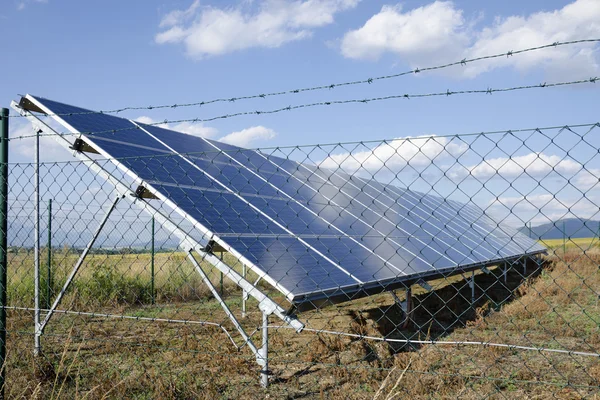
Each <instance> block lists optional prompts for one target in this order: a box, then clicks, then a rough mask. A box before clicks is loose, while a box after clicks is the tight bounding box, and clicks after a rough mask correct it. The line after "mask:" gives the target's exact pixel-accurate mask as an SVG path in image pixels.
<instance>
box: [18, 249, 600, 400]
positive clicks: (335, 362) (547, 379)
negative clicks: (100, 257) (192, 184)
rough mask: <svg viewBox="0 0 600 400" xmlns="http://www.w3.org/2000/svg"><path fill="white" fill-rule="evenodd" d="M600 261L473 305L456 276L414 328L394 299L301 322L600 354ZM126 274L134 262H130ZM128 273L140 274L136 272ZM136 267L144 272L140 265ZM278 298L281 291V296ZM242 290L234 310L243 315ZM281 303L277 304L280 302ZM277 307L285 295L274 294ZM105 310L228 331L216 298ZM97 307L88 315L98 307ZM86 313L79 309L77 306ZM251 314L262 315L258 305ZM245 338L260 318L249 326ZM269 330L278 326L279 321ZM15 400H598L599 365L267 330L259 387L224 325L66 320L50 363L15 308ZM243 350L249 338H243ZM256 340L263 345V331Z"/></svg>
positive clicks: (551, 264)
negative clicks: (268, 381) (265, 374)
mask: <svg viewBox="0 0 600 400" xmlns="http://www.w3.org/2000/svg"><path fill="white" fill-rule="evenodd" d="M599 264H600V252H598V251H596V250H590V251H588V252H586V254H582V253H581V252H580V251H579V252H578V251H576V250H569V251H568V252H567V253H566V254H565V255H564V258H563V257H562V255H560V256H559V255H553V256H551V257H549V258H548V259H547V264H546V266H545V268H544V270H543V271H542V272H540V271H538V272H535V273H533V272H534V270H533V268H532V267H528V272H529V273H530V275H528V276H526V277H523V276H522V275H521V274H522V271H519V270H513V271H511V273H510V274H509V277H508V283H507V284H506V285H505V284H504V283H503V280H502V279H501V278H499V271H498V270H494V271H493V275H486V274H478V275H477V276H476V283H477V287H478V288H477V293H476V294H477V296H478V297H479V298H480V299H479V301H478V302H477V304H476V307H475V308H471V307H470V306H469V299H470V289H469V288H468V286H467V285H466V284H465V281H464V280H463V279H462V278H461V277H453V278H451V279H441V280H438V281H436V282H433V284H434V286H435V288H436V290H435V292H432V293H427V292H425V291H423V290H418V291H416V295H415V297H416V299H415V300H416V307H417V308H416V310H415V316H414V323H413V325H412V326H411V327H409V328H408V329H406V330H401V329H399V328H398V327H397V325H398V323H399V322H400V320H401V316H400V314H399V312H398V308H397V306H396V305H394V302H393V299H392V298H391V296H389V295H387V294H382V295H377V296H372V297H368V298H364V299H360V300H357V301H354V302H350V303H345V304H340V305H338V306H335V307H329V308H325V309H323V310H316V311H311V312H305V313H303V314H301V315H300V318H301V319H302V320H303V321H305V322H306V323H307V326H308V327H310V328H315V329H330V330H337V331H342V332H348V333H357V334H361V335H372V336H378V337H381V336H386V337H388V338H396V339H401V338H408V339H413V340H414V339H438V340H457V341H467V340H470V341H489V342H497V343H509V344H519V345H527V346H540V347H548V348H563V349H571V350H583V351H588V352H598V351H600V337H599V334H600V329H599V325H600V309H599V307H598V291H599V288H600V275H599V272H598V265H599ZM128 265H135V263H134V262H132V263H130V264H128ZM127 268H128V269H131V270H133V269H134V267H127ZM135 268H138V267H135ZM273 294H274V293H273ZM239 295H240V293H239V292H238V291H235V290H233V289H231V291H229V294H228V296H227V297H226V300H227V302H228V304H229V305H230V307H231V308H232V309H233V310H234V312H235V313H236V314H238V315H239V303H240V299H239ZM274 295H275V294H274ZM275 297H277V296H275ZM86 304H88V307H90V308H91V309H93V310H96V311H100V310H102V311H104V312H108V311H110V312H114V313H123V314H126V315H140V316H157V317H170V318H179V319H190V320H211V321H216V322H220V323H222V324H223V326H225V327H227V328H228V329H229V330H230V331H232V332H233V329H232V327H231V324H230V323H229V322H228V320H227V319H226V317H225V316H224V314H223V312H222V311H221V309H220V307H219V305H218V304H217V303H216V302H215V301H214V300H212V299H210V298H209V297H202V298H198V299H197V300H195V301H190V300H189V299H188V300H186V301H174V300H173V299H168V303H160V304H157V305H156V306H155V307H151V306H149V305H147V304H146V305H138V304H128V303H120V304H114V303H108V304H99V303H86ZM90 304H93V306H92V305H90ZM71 305H72V306H73V307H75V309H77V306H78V305H77V303H73V304H71ZM249 309H250V310H255V309H256V304H255V303H254V302H251V303H250V306H249ZM242 323H243V325H244V327H245V328H246V330H247V332H249V333H250V332H253V331H254V330H255V328H256V327H257V326H259V325H260V314H259V313H257V312H252V313H250V314H249V315H248V317H247V318H246V319H244V320H242ZM272 323H274V324H278V322H276V321H275V319H274V318H273V319H272ZM8 331H9V337H8V341H9V342H8V350H9V353H8V366H7V374H8V387H7V393H8V395H9V398H19V399H30V398H39V399H42V398H52V393H53V391H54V396H56V394H57V393H58V392H59V391H60V396H61V397H63V398H79V399H83V398H86V399H102V398H115V399H116V398H136V399H150V398H165V399H188V398H189V399H192V398H210V399H213V398H266V397H269V398H316V399H321V398H334V399H338V398H339V399H347V398H349V399H370V398H373V397H374V396H375V395H376V394H377V399H378V400H379V399H390V398H411V399H426V398H436V399H454V398H465V399H479V398H502V399H504V398H510V399H513V398H523V399H525V398H532V399H535V398H539V399H543V398H560V399H575V398H582V397H589V398H594V396H597V395H598V394H599V393H600V390H599V386H598V385H599V384H600V364H599V362H598V358H593V357H582V356H572V355H567V354H551V353H543V352H536V351H524V350H512V349H506V348H494V347H483V346H458V347H457V346H450V345H425V346H422V347H419V346H416V345H410V346H407V345H403V344H391V343H389V344H388V343H383V342H377V341H371V340H359V339H357V338H353V337H348V336H338V335H328V334H319V335H316V334H314V333H311V332H304V333H301V334H296V333H295V332H293V331H292V330H289V329H272V330H271V335H270V336H271V340H270V346H271V347H270V368H271V369H272V371H273V374H274V375H273V377H272V381H273V383H272V385H271V386H270V387H269V389H267V390H264V389H262V388H261V387H260V386H259V384H258V382H259V380H258V376H259V374H258V371H259V368H258V366H257V364H256V363H255V360H254V358H253V356H252V355H251V353H250V352H249V350H248V348H247V347H244V348H242V349H241V350H240V351H237V350H236V349H235V347H233V346H232V345H231V344H230V343H229V342H228V339H227V337H226V336H225V335H224V334H223V333H222V331H221V330H220V329H218V328H215V327H210V326H200V325H191V324H187V325H182V324H174V323H159V322H136V321H131V320H118V319H108V318H101V317H84V316H72V315H61V316H59V315H57V316H56V318H55V319H54V320H53V321H52V322H51V325H49V327H48V332H47V333H46V335H45V336H44V337H43V346H44V349H45V351H44V356H43V357H42V358H40V359H35V358H34V357H33V355H32V352H31V345H32V341H33V337H32V335H31V333H32V328H31V315H30V314H29V313H25V312H17V311H11V312H10V316H9V326H8ZM234 338H235V339H236V340H237V342H238V343H240V337H239V336H234ZM253 338H254V339H255V340H257V341H258V342H259V341H260V334H254V336H253Z"/></svg>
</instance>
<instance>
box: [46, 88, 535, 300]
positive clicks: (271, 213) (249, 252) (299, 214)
mask: <svg viewBox="0 0 600 400" xmlns="http://www.w3.org/2000/svg"><path fill="white" fill-rule="evenodd" d="M34 99H35V101H37V102H38V103H39V104H41V105H43V106H44V107H46V108H47V109H48V110H49V112H51V113H55V114H60V116H59V117H58V119H59V121H60V122H62V123H63V124H67V126H69V127H70V129H72V130H75V131H76V132H79V133H82V134H83V135H84V136H86V137H87V139H88V141H89V142H90V144H91V145H93V146H96V147H97V148H99V149H100V150H102V151H103V152H104V153H106V154H108V155H109V156H110V157H112V158H114V159H115V160H116V161H117V162H118V163H120V164H121V165H123V166H124V167H126V168H127V169H128V170H130V171H131V172H132V173H134V174H135V175H136V176H138V177H139V178H140V179H142V180H144V181H145V182H147V183H148V184H150V185H151V186H152V188H154V189H155V190H156V191H158V193H157V194H161V195H163V196H164V197H166V198H168V199H169V200H170V201H172V202H173V203H174V204H175V205H176V206H177V207H179V208H180V209H181V210H182V211H183V212H185V213H186V215H188V216H189V217H191V218H193V219H194V222H197V223H199V224H201V225H202V226H204V227H205V228H206V229H207V230H209V231H210V232H212V233H214V235H215V236H216V237H217V238H218V240H219V241H220V242H221V243H222V244H225V245H227V246H230V247H231V248H232V249H233V250H235V251H236V252H237V253H239V255H241V256H243V257H245V258H246V259H247V260H248V261H250V262H251V263H252V264H253V268H257V269H258V270H260V271H261V272H264V273H265V274H266V275H267V277H268V278H269V280H270V281H271V282H276V283H277V284H278V285H279V286H280V287H281V288H283V289H285V291H287V292H288V293H289V294H288V299H289V300H290V301H292V302H294V303H302V302H308V301H313V300H315V299H320V298H324V297H327V296H342V298H350V297H352V296H354V295H356V294H357V293H360V292H366V291H368V290H371V289H377V288H379V289H385V288H386V287H389V288H391V287H396V286H393V285H397V284H399V283H401V282H414V281H415V280H416V279H418V278H419V277H437V276H440V275H443V274H448V273H452V272H460V271H465V270H468V269H472V268H477V267H480V266H482V265H489V264H491V263H494V262H498V261H502V260H507V259H515V258H518V257H519V256H522V255H525V254H536V253H540V252H543V251H545V248H543V247H542V246H540V245H539V244H537V242H536V241H534V240H532V239H529V238H528V237H526V236H525V235H522V234H520V233H518V232H517V231H516V230H514V229H510V228H505V227H500V226H499V225H498V224H496V223H495V222H494V221H492V220H491V219H490V218H489V217H487V216H486V215H485V214H484V213H483V211H482V210H480V209H479V208H477V207H476V206H475V205H472V204H461V203H458V202H456V201H451V200H445V199H442V198H440V197H438V196H432V195H428V194H423V193H418V192H414V191H411V190H407V189H402V188H398V187H395V186H392V185H384V184H381V183H379V182H377V181H375V180H369V179H364V178H360V177H357V176H350V175H347V174H345V173H343V172H341V171H333V170H326V169H322V168H318V167H316V166H314V165H308V164H300V163H297V162H294V161H291V160H287V159H283V158H279V157H274V156H270V155H266V154H262V153H260V152H257V151H253V150H247V149H242V148H239V147H235V146H231V145H227V144H224V143H220V142H216V141H212V140H208V139H203V138H199V137H195V136H191V135H186V134H183V133H178V132H174V131H170V130H167V129H163V128H160V127H156V126H150V125H144V124H141V123H134V122H131V121H129V120H126V119H123V118H118V117H115V116H112V115H106V114H99V113H93V112H91V111H89V110H86V109H82V108H78V107H73V106H69V105H66V104H62V103H57V102H54V101H51V100H46V99H41V98H34ZM390 285H392V286H390Z"/></svg>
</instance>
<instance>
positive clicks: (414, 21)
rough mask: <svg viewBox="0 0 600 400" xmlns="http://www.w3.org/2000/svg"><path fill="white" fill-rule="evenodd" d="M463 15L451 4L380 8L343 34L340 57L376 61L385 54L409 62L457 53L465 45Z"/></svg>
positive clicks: (466, 42) (465, 32) (465, 33)
mask: <svg viewBox="0 0 600 400" xmlns="http://www.w3.org/2000/svg"><path fill="white" fill-rule="evenodd" d="M468 41H469V35H468V34H467V30H466V26H465V20H464V17H463V12H462V11H461V10H459V9H456V8H455V7H454V4H453V3H452V2H448V1H436V2H434V3H431V4H429V5H426V6H423V7H419V8H415V9H413V10H409V11H406V12H403V10H402V6H401V5H397V6H383V8H382V9H381V11H380V12H379V13H378V14H375V15H374V16H373V17H371V18H370V19H369V20H368V21H367V22H366V23H365V24H364V25H363V26H362V27H361V28H359V29H357V30H354V31H350V32H348V33H346V35H345V36H344V38H343V40H342V45H341V50H342V54H343V55H344V56H345V57H348V58H363V59H373V60H376V59H378V58H379V57H381V55H382V54H384V53H386V52H392V53H396V54H398V55H401V56H403V57H406V58H407V59H409V60H411V61H412V62H415V61H417V62H418V61H423V60H424V59H428V58H433V57H440V56H441V54H440V52H445V53H448V54H453V53H454V54H456V53H457V52H458V51H459V50H461V49H462V48H464V46H466V45H467V44H468Z"/></svg>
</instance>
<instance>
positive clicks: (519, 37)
mask: <svg viewBox="0 0 600 400" xmlns="http://www.w3.org/2000/svg"><path fill="white" fill-rule="evenodd" d="M599 21H600V2H598V1H597V0H576V1H574V2H572V3H570V4H567V5H566V6H564V7H563V8H561V9H557V10H553V11H542V12H536V13H532V14H530V15H528V16H506V17H497V18H495V19H494V21H493V22H492V23H491V24H490V25H489V26H483V27H477V28H476V26H477V18H471V19H465V16H464V13H463V11H462V10H461V9H459V8H458V7H457V6H456V5H455V4H454V3H453V2H450V1H435V2H433V3H431V4H429V5H426V6H423V7H419V8H416V9H413V10H407V11H405V10H403V9H402V8H401V6H384V7H383V8H382V9H381V11H380V12H379V13H377V14H375V15H374V16H372V17H371V18H370V19H369V20H367V22H366V23H365V24H364V25H363V26H362V27H360V28H359V29H356V30H353V31H350V32H348V33H346V35H345V36H344V37H343V40H342V45H341V52H342V54H343V55H344V56H346V57H349V58H357V59H377V58H379V57H380V56H381V55H383V54H384V53H392V54H395V55H397V56H399V57H400V58H401V59H402V60H404V61H406V62H407V63H409V64H410V65H412V66H415V67H416V66H418V64H419V63H434V62H436V63H439V62H445V61H449V60H452V61H455V60H456V59H460V58H475V57H480V56H484V55H489V54H498V53H506V52H508V51H510V50H518V49H525V48H529V47H536V46H540V45H546V44H549V43H554V42H557V41H558V42H564V41H570V40H577V39H583V38H594V37H598V36H599V35H600V22H599ZM450 57H451V58H450ZM509 66H510V67H513V68H515V69H517V70H519V71H522V72H525V71H528V70H531V69H533V68H539V67H543V68H544V69H545V70H546V71H547V73H548V74H550V75H554V76H558V75H561V76H562V75H565V74H566V73H569V74H570V76H573V75H575V76H578V77H581V76H587V75H588V74H589V75H595V74H597V73H598V72H599V71H600V63H599V61H598V46H597V45H596V44H595V43H591V44H581V45H577V46H569V47H557V48H554V49H546V50H542V51H535V52H530V53H526V54H520V55H518V56H513V57H508V58H497V59H493V60H487V61H481V62H477V63H473V64H468V65H466V66H463V67H460V68H458V67H457V69H455V70H454V71H458V73H459V74H460V75H461V76H464V77H474V76H477V75H479V74H481V73H483V72H487V71H490V70H492V69H495V68H500V67H509Z"/></svg>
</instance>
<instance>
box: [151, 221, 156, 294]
mask: <svg viewBox="0 0 600 400" xmlns="http://www.w3.org/2000/svg"><path fill="white" fill-rule="evenodd" d="M151 226H152V228H151V229H152V231H151V234H152V242H151V244H150V252H151V254H150V274H151V275H152V276H151V277H150V295H151V296H152V305H154V302H155V298H154V217H152V225H151Z"/></svg>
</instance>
